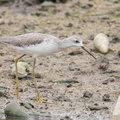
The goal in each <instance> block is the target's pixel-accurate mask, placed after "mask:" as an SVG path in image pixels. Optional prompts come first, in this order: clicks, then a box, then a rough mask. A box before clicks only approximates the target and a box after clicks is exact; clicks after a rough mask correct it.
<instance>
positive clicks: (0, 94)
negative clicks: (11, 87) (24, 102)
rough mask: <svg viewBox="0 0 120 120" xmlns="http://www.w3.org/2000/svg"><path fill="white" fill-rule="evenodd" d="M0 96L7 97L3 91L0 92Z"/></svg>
mask: <svg viewBox="0 0 120 120" xmlns="http://www.w3.org/2000/svg"><path fill="white" fill-rule="evenodd" d="M0 97H5V98H9V97H8V96H7V95H6V93H5V92H0Z"/></svg>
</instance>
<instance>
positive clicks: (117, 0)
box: [112, 0, 120, 3]
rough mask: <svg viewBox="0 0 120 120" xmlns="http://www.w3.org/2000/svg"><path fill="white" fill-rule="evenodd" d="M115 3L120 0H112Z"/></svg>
mask: <svg viewBox="0 0 120 120" xmlns="http://www.w3.org/2000/svg"><path fill="white" fill-rule="evenodd" d="M112 2H113V3H119V2H120V0H112Z"/></svg>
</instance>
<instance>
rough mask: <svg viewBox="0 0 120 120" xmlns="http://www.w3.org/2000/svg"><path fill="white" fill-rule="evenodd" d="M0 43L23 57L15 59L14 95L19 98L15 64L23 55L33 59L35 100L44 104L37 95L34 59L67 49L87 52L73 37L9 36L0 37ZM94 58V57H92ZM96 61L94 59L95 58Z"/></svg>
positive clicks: (80, 40)
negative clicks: (72, 48)
mask: <svg viewBox="0 0 120 120" xmlns="http://www.w3.org/2000/svg"><path fill="white" fill-rule="evenodd" d="M0 43H2V44H4V45H6V46H8V47H10V48H12V49H13V50H15V51H17V52H20V53H22V54H23V55H22V56H20V57H18V58H17V59H15V67H16V87H15V89H16V95H17V98H19V93H18V87H19V84H18V68H17V62H18V60H19V59H21V58H22V57H23V56H25V55H30V56H32V57H33V68H32V76H33V80H34V83H35V88H36V92H37V99H38V100H39V101H40V102H45V101H44V100H43V99H42V97H41V96H40V94H39V91H38V86H37V80H36V79H35V74H34V69H35V63H36V58H38V57H43V56H47V55H50V54H52V53H56V52H60V51H62V50H65V49H67V48H69V47H73V46H76V47H82V48H83V49H84V50H85V51H86V52H88V51H87V50H86V49H85V48H84V47H83V43H82V39H81V38H80V37H79V36H77V35H73V36H70V37H68V38H65V39H63V40H60V39H58V38H57V37H55V36H52V35H49V34H42V33H28V34H23V35H18V36H9V37H1V38H0ZM88 53H89V54H90V55H91V56H92V57H94V56H93V55H92V54H91V53H90V52H88ZM94 58H95V57H94ZM95 59H96V58H95Z"/></svg>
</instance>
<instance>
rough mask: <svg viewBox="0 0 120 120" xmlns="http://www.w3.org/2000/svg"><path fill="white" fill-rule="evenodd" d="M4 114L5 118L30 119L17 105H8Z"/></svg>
mask: <svg viewBox="0 0 120 120" xmlns="http://www.w3.org/2000/svg"><path fill="white" fill-rule="evenodd" d="M4 112H5V115H6V117H7V118H16V117H17V118H23V119H26V118H30V115H29V114H28V113H27V112H26V111H25V110H24V109H23V108H22V107H21V106H20V105H18V104H17V103H9V104H8V105H7V107H6V108H5V111H4Z"/></svg>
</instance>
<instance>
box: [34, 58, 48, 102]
mask: <svg viewBox="0 0 120 120" xmlns="http://www.w3.org/2000/svg"><path fill="white" fill-rule="evenodd" d="M35 63H36V58H34V61H33V68H32V77H33V80H34V84H35V88H36V92H37V99H38V100H39V102H41V103H49V102H47V101H44V99H43V98H42V97H41V96H40V93H39V90H38V85H37V80H36V79H35V72H34V70H35Z"/></svg>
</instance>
